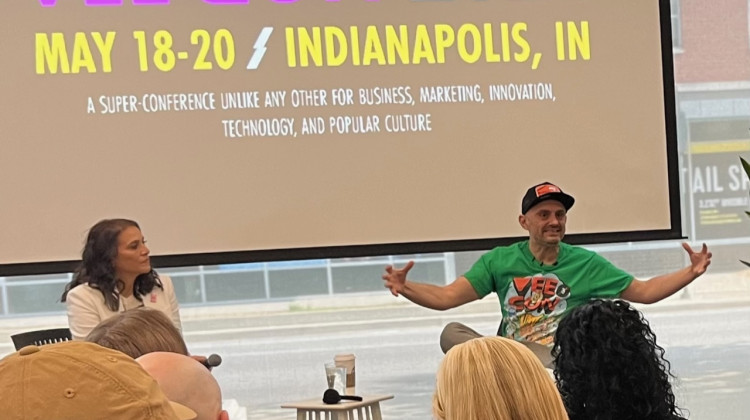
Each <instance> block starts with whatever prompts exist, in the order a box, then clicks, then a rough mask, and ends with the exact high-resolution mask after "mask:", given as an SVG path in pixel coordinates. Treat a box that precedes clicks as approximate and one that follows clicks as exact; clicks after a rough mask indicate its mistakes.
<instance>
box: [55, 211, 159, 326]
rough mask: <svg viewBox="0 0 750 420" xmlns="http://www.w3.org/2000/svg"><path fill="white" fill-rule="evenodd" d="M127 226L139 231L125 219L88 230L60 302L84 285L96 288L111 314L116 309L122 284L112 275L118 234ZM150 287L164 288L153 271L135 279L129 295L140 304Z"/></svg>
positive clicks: (101, 222)
mask: <svg viewBox="0 0 750 420" xmlns="http://www.w3.org/2000/svg"><path fill="white" fill-rule="evenodd" d="M129 227H136V228H138V229H140V228H141V227H140V226H138V223H136V222H134V221H133V220H128V219H105V220H101V221H99V222H98V223H97V224H95V225H94V226H92V227H91V229H89V234H88V237H87V238H86V245H84V247H83V253H82V254H83V255H82V256H81V264H80V265H79V266H78V269H76V271H75V273H74V274H73V280H71V281H70V283H68V284H66V285H65V291H64V292H63V294H62V297H60V301H61V302H65V299H66V298H67V296H68V292H70V291H71V290H72V289H73V288H74V287H77V286H79V285H81V284H84V283H88V284H89V286H90V287H93V288H95V289H99V291H100V292H102V295H103V296H104V303H105V304H106V305H107V307H108V308H109V309H111V310H113V311H117V310H118V309H119V308H120V291H121V289H122V288H123V286H124V284H123V282H122V280H120V279H118V278H117V276H116V275H115V258H116V257H117V240H118V238H119V236H120V232H122V231H123V230H125V229H126V228H129ZM154 287H158V288H160V289H164V286H163V285H162V283H161V280H159V276H158V275H157V274H156V271H154V270H153V269H152V270H151V271H150V272H148V273H145V274H141V275H140V276H138V277H136V279H135V283H134V284H133V296H135V298H136V299H138V300H139V301H141V302H143V298H142V296H143V295H146V294H148V293H151V291H152V290H153V289H154Z"/></svg>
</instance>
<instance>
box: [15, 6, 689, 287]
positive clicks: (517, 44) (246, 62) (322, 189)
mask: <svg viewBox="0 0 750 420" xmlns="http://www.w3.org/2000/svg"><path fill="white" fill-rule="evenodd" d="M668 7H669V6H668V2H666V1H660V2H651V1H637V2H632V1H625V0H607V1H601V0H571V1H559V0H555V1H553V0H536V1H521V0H485V1H477V0H447V1H429V0H422V1H417V0H413V1H407V0H399V1H395V0H394V1H386V0H380V1H378V0H369V1H368V0H345V1H344V0H341V1H336V0H275V1H272V0H179V1H177V0H172V1H170V0H86V1H84V0H59V1H56V0H14V1H4V2H2V5H0V57H2V78H0V142H1V144H2V154H1V155H0V171H2V180H0V196H1V197H2V206H1V207H0V208H1V210H0V211H1V212H2V217H1V218H0V223H2V233H3V237H4V240H3V241H2V242H1V245H0V273H5V274H8V273H16V274H17V273H41V272H50V271H54V270H57V269H63V268H64V269H68V268H70V267H72V266H71V264H72V263H73V262H74V261H75V260H77V259H79V258H80V250H81V247H82V243H83V240H84V238H85V234H86V231H87V229H88V228H89V227H90V226H91V225H92V224H93V223H95V222H96V221H98V220H100V219H104V218H113V217H125V218H130V219H135V220H137V221H138V222H139V223H140V224H141V227H142V228H143V231H144V234H145V235H146V237H147V238H148V239H149V244H150V245H151V248H152V252H153V254H154V255H156V256H157V261H158V259H159V258H161V263H162V265H164V264H167V265H169V264H172V265H187V264H190V265H193V264H205V263H217V262H237V261H258V260H276V259H297V258H312V257H315V258H319V257H341V256H356V255H377V254H386V253H390V254H395V253H417V252H432V251H450V250H469V249H486V248H489V247H491V246H493V245H495V244H500V243H504V242H506V241H507V240H509V239H511V238H517V237H521V236H523V235H524V233H525V232H524V231H523V230H522V229H521V228H520V227H519V226H518V221H517V218H518V214H519V212H520V201H521V197H522V196H523V194H524V192H525V191H526V189H527V188H528V187H530V186H531V185H534V184H536V183H539V182H543V181H551V182H554V183H556V184H558V185H559V186H561V187H562V188H563V190H565V191H566V192H568V193H570V194H572V195H573V196H575V197H576V199H577V202H576V205H575V206H574V207H573V208H572V209H571V213H570V217H569V222H568V234H569V236H568V239H570V241H571V242H578V243H580V242H583V241H585V242H588V243H595V242H612V241H631V240H650V239H669V238H677V237H680V236H681V231H680V220H679V200H678V199H679V197H678V194H679V193H678V185H677V173H676V138H675V129H674V126H675V121H674V92H673V76H672V61H671V60H672V59H671V54H672V52H671V41H670V33H669V31H670V27H669V9H668Z"/></svg>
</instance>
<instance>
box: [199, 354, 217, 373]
mask: <svg viewBox="0 0 750 420" xmlns="http://www.w3.org/2000/svg"><path fill="white" fill-rule="evenodd" d="M201 364H203V366H205V367H206V369H208V370H211V368H215V367H216V366H219V365H220V364H221V356H219V355H218V354H212V355H210V356H208V357H206V360H204V361H202V362H201Z"/></svg>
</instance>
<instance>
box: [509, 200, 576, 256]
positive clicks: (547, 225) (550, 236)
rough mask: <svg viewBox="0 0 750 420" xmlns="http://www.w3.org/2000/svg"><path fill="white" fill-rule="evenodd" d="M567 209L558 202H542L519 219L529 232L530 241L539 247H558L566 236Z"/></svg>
mask: <svg viewBox="0 0 750 420" xmlns="http://www.w3.org/2000/svg"><path fill="white" fill-rule="evenodd" d="M567 218H568V216H567V212H566V211H565V207H564V206H563V205H562V203H560V202H559V201H556V200H547V201H542V202H541V203H539V204H537V205H536V206H534V207H532V208H531V209H529V211H527V212H526V214H522V215H520V216H519V217H518V222H519V223H520V224H521V227H523V228H524V229H526V230H527V231H529V240H530V241H531V242H532V243H537V244H539V245H557V244H558V243H560V241H562V238H563V237H564V236H565V222H566V221H567Z"/></svg>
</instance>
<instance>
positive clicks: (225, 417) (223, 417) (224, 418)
mask: <svg viewBox="0 0 750 420" xmlns="http://www.w3.org/2000/svg"><path fill="white" fill-rule="evenodd" d="M219 420H229V413H227V410H221V413H219Z"/></svg>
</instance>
